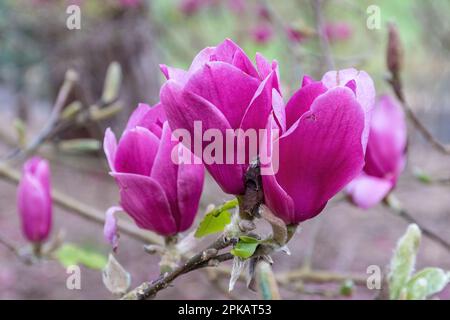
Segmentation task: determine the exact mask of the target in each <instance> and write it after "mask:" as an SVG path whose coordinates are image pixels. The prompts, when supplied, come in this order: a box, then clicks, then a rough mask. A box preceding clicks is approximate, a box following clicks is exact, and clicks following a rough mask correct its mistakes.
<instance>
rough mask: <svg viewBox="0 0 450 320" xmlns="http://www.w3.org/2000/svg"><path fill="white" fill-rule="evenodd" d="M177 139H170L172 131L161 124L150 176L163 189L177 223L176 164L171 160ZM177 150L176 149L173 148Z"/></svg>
mask: <svg viewBox="0 0 450 320" xmlns="http://www.w3.org/2000/svg"><path fill="white" fill-rule="evenodd" d="M178 143H179V142H178V141H172V132H171V131H170V128H169V124H168V123H167V122H165V123H164V125H163V131H162V135H161V143H160V144H159V149H158V153H157V154H156V157H155V160H154V163H153V167H152V171H151V174H150V177H151V178H152V179H154V180H155V181H157V182H158V183H159V184H160V186H161V187H162V188H163V189H164V191H165V193H166V197H167V201H168V202H169V205H170V210H171V212H172V215H173V217H174V219H175V222H176V223H177V225H179V222H180V212H179V210H178V205H177V197H178V195H177V177H178V165H177V164H176V163H175V162H174V161H173V160H172V158H171V156H172V152H173V150H174V149H175V148H176V147H177V144H178ZM175 150H177V149H175Z"/></svg>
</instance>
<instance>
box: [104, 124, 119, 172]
mask: <svg viewBox="0 0 450 320" xmlns="http://www.w3.org/2000/svg"><path fill="white" fill-rule="evenodd" d="M116 150H117V139H116V136H115V135H114V133H113V132H112V130H111V128H108V129H106V132H105V138H104V139H103V151H104V152H105V155H106V159H107V160H108V164H109V168H110V169H111V171H115V170H116V169H115V168H114V161H115V159H116Z"/></svg>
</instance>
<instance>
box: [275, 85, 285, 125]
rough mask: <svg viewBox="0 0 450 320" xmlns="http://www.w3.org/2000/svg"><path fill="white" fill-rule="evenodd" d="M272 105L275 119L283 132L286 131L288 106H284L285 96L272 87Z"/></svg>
mask: <svg viewBox="0 0 450 320" xmlns="http://www.w3.org/2000/svg"><path fill="white" fill-rule="evenodd" d="M272 107H273V114H274V116H275V120H276V122H277V124H278V127H279V128H280V130H281V132H282V133H284V132H285V131H286V108H285V106H284V102H283V98H282V97H281V95H280V94H279V93H278V91H277V90H275V89H272Z"/></svg>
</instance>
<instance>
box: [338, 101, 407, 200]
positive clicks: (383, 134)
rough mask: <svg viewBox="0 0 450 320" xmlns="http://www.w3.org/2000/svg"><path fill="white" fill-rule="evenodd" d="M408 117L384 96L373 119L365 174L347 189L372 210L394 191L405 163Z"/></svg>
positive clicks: (378, 103)
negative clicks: (406, 118)
mask: <svg viewBox="0 0 450 320" xmlns="http://www.w3.org/2000/svg"><path fill="white" fill-rule="evenodd" d="M406 143H407V132H406V122H405V115H404V113H403V110H402V108H401V106H400V105H399V103H398V102H397V101H396V100H395V99H394V98H392V97H390V96H387V95H384V96H382V97H380V98H379V100H378V101H377V104H376V106H375V109H374V111H373V115H372V121H371V125H370V135H369V142H368V144H367V153H366V164H365V166H364V170H363V173H362V174H361V175H360V176H359V177H357V178H356V179H355V180H353V181H352V182H351V183H350V184H349V185H348V187H347V192H348V194H349V195H350V196H351V198H352V201H353V202H354V203H355V204H356V205H357V206H358V207H361V208H364V209H367V208H370V207H372V206H374V205H376V204H377V203H379V202H380V201H381V200H383V199H384V198H385V197H386V196H387V194H388V193H389V192H390V191H391V190H392V189H393V188H394V187H395V185H396V183H397V180H398V178H399V176H400V174H401V172H402V171H403V168H404V166H405V162H406Z"/></svg>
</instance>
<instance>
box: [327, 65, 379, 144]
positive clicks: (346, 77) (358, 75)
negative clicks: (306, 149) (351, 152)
mask: <svg viewBox="0 0 450 320" xmlns="http://www.w3.org/2000/svg"><path fill="white" fill-rule="evenodd" d="M351 80H355V82H356V100H358V102H359V104H360V105H361V107H362V108H363V110H364V112H365V125H364V134H363V137H362V140H361V141H362V144H363V147H364V150H365V148H366V145H367V140H368V138H369V128H370V119H371V114H372V110H373V107H374V105H375V86H374V84H373V80H372V78H371V77H370V76H369V75H368V74H367V72H365V71H358V70H356V69H353V68H350V69H344V70H338V71H329V72H327V73H325V75H324V76H323V78H322V82H323V84H324V85H325V86H327V87H328V88H333V87H336V86H344V85H345V84H346V83H348V82H349V81H351Z"/></svg>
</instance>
